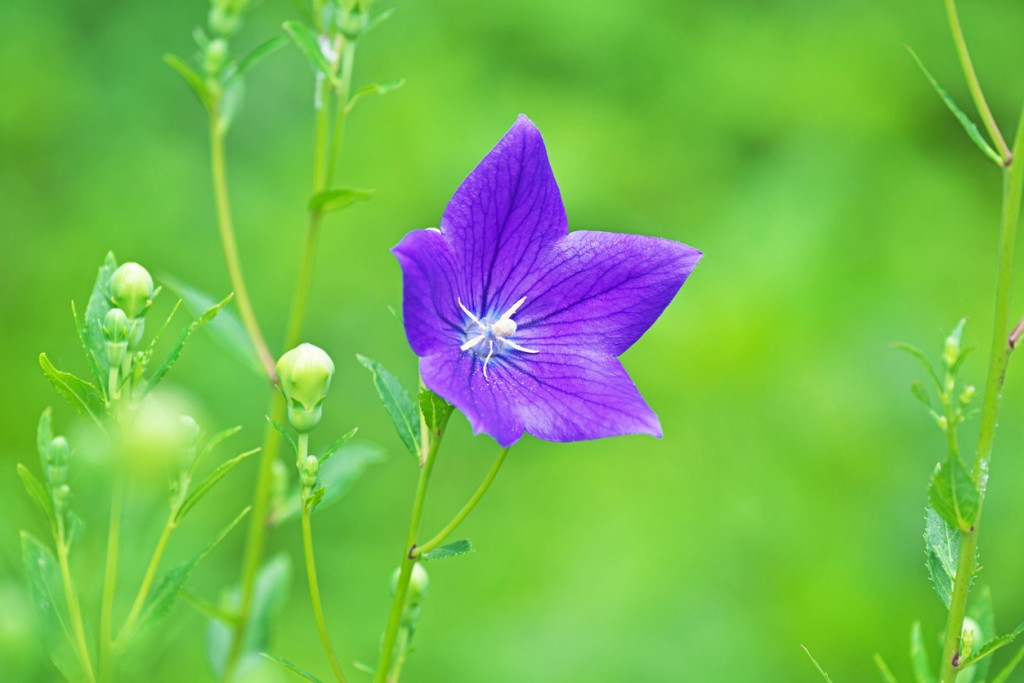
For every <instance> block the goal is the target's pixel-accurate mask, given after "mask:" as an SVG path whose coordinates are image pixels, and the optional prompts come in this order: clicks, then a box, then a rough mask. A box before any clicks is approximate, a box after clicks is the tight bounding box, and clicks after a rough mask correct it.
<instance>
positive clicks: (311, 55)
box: [284, 21, 337, 85]
mask: <svg viewBox="0 0 1024 683" xmlns="http://www.w3.org/2000/svg"><path fill="white" fill-rule="evenodd" d="M284 30H285V32H286V33H287V34H288V35H289V36H291V38H292V40H293V41H295V45H296V46H297V47H298V48H299V50H301V51H302V54H304V55H306V59H308V60H309V65H310V66H311V67H313V73H322V74H323V75H324V76H325V77H326V78H327V79H328V80H329V81H330V82H331V84H332V85H337V77H336V76H335V73H334V65H333V64H331V63H330V62H329V61H328V60H327V57H326V56H325V55H324V53H323V50H321V49H320V41H319V40H317V37H316V36H315V35H314V34H313V32H312V31H311V30H309V27H308V26H306V25H305V24H303V23H302V22H299V21H286V22H284Z"/></svg>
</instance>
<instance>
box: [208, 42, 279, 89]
mask: <svg viewBox="0 0 1024 683" xmlns="http://www.w3.org/2000/svg"><path fill="white" fill-rule="evenodd" d="M288 42H289V41H288V36H276V37H274V38H271V39H270V40H268V41H266V42H264V43H261V44H260V45H257V46H256V47H255V48H254V49H253V50H252V52H250V53H249V54H247V55H246V56H245V57H242V59H240V60H239V61H238V63H237V64H236V65H234V66H233V67H229V68H228V70H227V73H226V74H225V75H224V80H225V81H230V80H231V79H233V78H239V77H240V76H244V75H245V73H246V72H247V71H249V70H250V69H252V68H253V67H254V66H256V65H257V64H259V63H260V62H262V61H263V60H264V59H266V58H267V57H269V56H270V55H272V54H274V53H275V52H277V51H278V50H280V49H281V48H282V47H284V46H285V45H287V44H288Z"/></svg>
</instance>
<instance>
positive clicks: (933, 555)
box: [924, 507, 960, 609]
mask: <svg viewBox="0 0 1024 683" xmlns="http://www.w3.org/2000/svg"><path fill="white" fill-rule="evenodd" d="M924 543H925V553H926V556H927V561H926V562H925V565H926V566H927V567H928V576H929V578H930V579H931V582H932V586H933V587H934V588H935V592H936V593H938V595H939V598H940V599H941V600H942V603H943V604H944V605H945V606H946V608H947V609H949V603H950V600H951V599H952V596H953V584H954V582H955V581H956V568H957V562H958V561H959V558H960V532H959V531H957V530H956V528H954V527H953V526H951V525H950V524H949V523H947V522H946V520H944V519H942V517H940V516H939V513H937V512H935V509H934V508H932V507H929V508H928V509H927V510H925V524H924Z"/></svg>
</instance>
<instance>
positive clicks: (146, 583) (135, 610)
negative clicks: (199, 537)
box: [114, 510, 176, 650]
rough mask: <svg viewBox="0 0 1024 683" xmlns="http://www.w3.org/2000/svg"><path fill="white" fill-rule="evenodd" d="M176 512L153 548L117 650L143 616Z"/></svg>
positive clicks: (117, 640)
mask: <svg viewBox="0 0 1024 683" xmlns="http://www.w3.org/2000/svg"><path fill="white" fill-rule="evenodd" d="M175 512H176V510H171V512H170V514H169V515H168V516H167V522H166V523H165V524H164V530H163V531H162V532H161V533H160V538H159V539H158V540H157V542H156V548H155V549H154V550H153V556H152V557H151V558H150V560H149V566H148V567H146V573H145V575H143V577H142V583H141V584H140V585H139V591H138V593H136V594H135V600H134V601H133V602H132V607H131V610H129V612H128V617H127V618H126V619H125V620H124V625H122V626H121V630H120V631H119V632H118V634H117V639H116V640H115V641H114V649H115V650H121V649H123V648H124V647H125V645H127V642H128V639H129V638H131V636H132V633H133V632H134V631H135V626H136V624H137V622H138V620H139V617H140V616H142V608H143V607H144V606H145V605H146V598H148V597H149V590H150V588H152V586H153V579H155V578H156V570H157V568H159V566H160V560H161V559H162V558H163V556H164V550H166V548H167V541H168V539H169V538H170V537H171V532H172V531H174V515H175Z"/></svg>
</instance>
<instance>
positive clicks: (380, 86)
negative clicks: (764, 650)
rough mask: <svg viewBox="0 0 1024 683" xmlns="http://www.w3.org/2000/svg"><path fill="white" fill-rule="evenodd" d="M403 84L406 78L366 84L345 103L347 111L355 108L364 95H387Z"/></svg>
mask: <svg viewBox="0 0 1024 683" xmlns="http://www.w3.org/2000/svg"><path fill="white" fill-rule="evenodd" d="M403 85H405V79H404V78H399V79H396V80H394V81H388V82H386V83H371V84H370V85H364V86H363V87H362V88H360V89H359V90H356V91H355V93H353V95H352V98H351V99H350V100H349V101H348V104H346V105H345V111H347V112H350V111H352V110H353V109H354V108H355V106H356V103H357V102H359V100H361V99H363V98H364V97H368V96H370V95H387V94H388V93H389V92H392V91H394V90H398V89H399V88H401V87H402V86H403Z"/></svg>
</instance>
